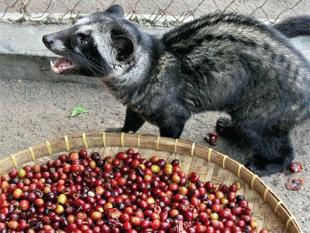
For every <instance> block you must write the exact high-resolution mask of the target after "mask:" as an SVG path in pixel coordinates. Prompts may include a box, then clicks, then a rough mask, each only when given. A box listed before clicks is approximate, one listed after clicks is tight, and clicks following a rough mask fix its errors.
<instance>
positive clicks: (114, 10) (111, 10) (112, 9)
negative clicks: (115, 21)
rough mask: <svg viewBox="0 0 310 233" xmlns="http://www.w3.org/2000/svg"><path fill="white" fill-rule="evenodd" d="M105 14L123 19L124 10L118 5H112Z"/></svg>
mask: <svg viewBox="0 0 310 233" xmlns="http://www.w3.org/2000/svg"><path fill="white" fill-rule="evenodd" d="M105 12H107V13H110V14H114V15H117V16H119V17H124V10H123V8H122V7H121V6H120V5H112V6H110V7H109V8H108V9H106V11H105Z"/></svg>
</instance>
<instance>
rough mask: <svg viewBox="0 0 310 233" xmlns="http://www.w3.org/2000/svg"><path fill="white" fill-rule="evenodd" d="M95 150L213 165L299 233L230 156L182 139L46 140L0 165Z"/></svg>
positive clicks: (107, 135) (100, 136) (108, 136)
mask: <svg viewBox="0 0 310 233" xmlns="http://www.w3.org/2000/svg"><path fill="white" fill-rule="evenodd" d="M95 147H122V148H123V147H134V148H138V149H139V148H140V149H153V150H156V151H165V152H169V153H178V154H181V155H187V156H191V157H199V158H203V159H205V160H206V161H207V162H208V163H214V164H216V165H218V166H220V167H221V168H223V169H225V170H228V171H230V172H231V173H233V174H234V175H236V176H237V177H238V178H240V179H241V180H242V181H244V182H245V183H247V184H248V185H249V187H250V188H251V189H252V190H255V191H256V192H257V193H258V194H259V196H260V197H261V198H262V199H263V201H264V202H266V203H267V204H268V206H269V207H270V208H272V211H273V213H274V214H275V215H276V217H277V218H278V219H280V220H281V221H282V222H283V224H285V227H286V229H287V230H288V232H292V233H301V232H302V231H301V227H300V225H299V224H298V222H297V220H296V218H295V216H294V215H293V214H292V213H291V212H290V210H289V209H288V208H287V206H286V205H285V204H284V202H283V201H282V200H281V199H280V198H279V197H278V196H277V195H276V194H275V193H274V192H273V191H272V190H271V189H270V188H269V187H268V186H267V185H266V184H265V183H264V182H263V181H262V180H261V179H260V178H259V177H258V176H257V175H256V174H254V173H253V172H251V171H250V170H249V169H247V168H246V167H245V166H244V165H242V164H241V163H239V162H237V161H236V160H234V159H232V158H231V157H230V156H228V155H225V154H222V153H220V152H218V151H216V150H213V149H212V148H210V147H207V146H205V145H201V144H196V143H194V142H191V141H190V140H186V139H173V138H167V137H161V136H155V135H151V134H133V133H112V132H95V133H80V134H78V133H75V134H70V135H65V136H63V137H60V138H54V139H51V140H47V141H45V143H40V144H37V145H34V146H32V147H29V148H28V149H25V150H21V151H19V152H16V153H14V154H10V155H9V156H6V157H4V158H3V159H1V160H0V164H2V163H4V162H6V163H8V162H11V167H6V169H5V172H7V171H8V170H10V169H12V168H14V167H15V168H18V167H19V166H22V165H23V164H25V163H27V162H30V161H35V160H36V159H38V158H40V157H43V156H46V155H48V156H51V155H53V154H55V153H59V152H63V151H72V150H77V149H80V148H86V149H89V148H95ZM38 152H39V153H38ZM25 156H28V157H29V158H30V159H29V160H28V161H26V162H23V163H22V164H20V165H19V164H18V158H22V157H23V158H24V157H25Z"/></svg>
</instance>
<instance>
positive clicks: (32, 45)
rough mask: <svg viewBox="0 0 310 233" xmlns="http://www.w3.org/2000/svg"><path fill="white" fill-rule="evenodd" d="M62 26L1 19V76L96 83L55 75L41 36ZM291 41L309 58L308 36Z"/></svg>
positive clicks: (156, 30) (157, 31) (158, 30)
mask: <svg viewBox="0 0 310 233" xmlns="http://www.w3.org/2000/svg"><path fill="white" fill-rule="evenodd" d="M65 27H66V25H35V26H34V25H29V24H9V23H0V35H1V37H0V67H1V72H0V79H24V80H35V81H49V82H73V83H74V82H78V83H85V84H90V85H97V84H99V83H98V82H99V81H98V80H97V79H94V78H93V79H92V78H91V77H83V76H76V75H67V76H64V75H56V74H54V73H52V72H51V71H50V66H49V60H50V58H51V57H54V56H55V55H54V54H53V53H51V52H50V51H49V50H48V49H46V48H45V46H44V45H43V43H42V40H41V38H42V36H43V35H45V34H47V33H51V32H54V31H58V30H61V29H63V28H65ZM141 29H142V30H144V31H146V32H148V33H150V34H153V35H155V36H157V37H159V36H160V35H162V34H163V33H164V32H166V31H167V30H169V28H165V27H155V28H141ZM291 41H292V43H293V44H294V45H295V46H296V47H297V48H298V49H299V50H300V51H301V52H302V53H303V54H304V55H305V56H306V57H307V59H308V60H309V61H310V37H299V38H294V39H292V40H291Z"/></svg>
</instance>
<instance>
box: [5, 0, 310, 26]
mask: <svg viewBox="0 0 310 233" xmlns="http://www.w3.org/2000/svg"><path fill="white" fill-rule="evenodd" d="M111 4H120V5H121V6H123V8H124V10H125V12H126V17H127V18H129V19H131V20H133V21H136V22H137V23H139V24H140V25H144V26H147V25H149V26H154V25H163V26H173V25H178V24H181V23H184V22H186V21H190V20H192V19H194V18H197V17H199V16H201V15H204V14H207V13H210V12H217V11H219V12H238V13H241V14H246V15H251V16H255V17H257V18H260V19H262V20H265V21H268V22H271V23H274V22H276V21H277V20H279V19H282V18H285V17H288V16H292V15H304V14H307V13H308V14H309V13H310V0H277V1H275V0H107V1H102V0H1V1H0V20H1V21H10V22H24V21H27V22H30V23H58V24H60V23H67V22H68V21H69V22H74V21H75V20H76V19H77V18H80V17H81V16H83V15H84V14H87V13H90V12H95V11H100V10H103V9H106V8H107V7H108V6H109V5H111Z"/></svg>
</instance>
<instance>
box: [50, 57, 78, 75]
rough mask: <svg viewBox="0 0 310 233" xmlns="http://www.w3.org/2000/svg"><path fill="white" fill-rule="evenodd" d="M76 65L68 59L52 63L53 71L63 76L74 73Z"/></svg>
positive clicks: (60, 59) (59, 59)
mask: <svg viewBox="0 0 310 233" xmlns="http://www.w3.org/2000/svg"><path fill="white" fill-rule="evenodd" d="M74 68H75V65H74V64H73V63H72V62H71V61H69V60H68V59H66V58H64V57H62V58H58V59H57V60H56V61H51V69H52V71H54V72H55V73H56V74H63V73H68V72H70V71H72V70H73V69H74Z"/></svg>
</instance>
